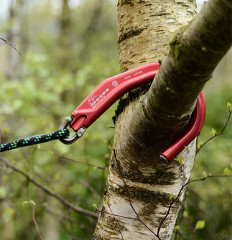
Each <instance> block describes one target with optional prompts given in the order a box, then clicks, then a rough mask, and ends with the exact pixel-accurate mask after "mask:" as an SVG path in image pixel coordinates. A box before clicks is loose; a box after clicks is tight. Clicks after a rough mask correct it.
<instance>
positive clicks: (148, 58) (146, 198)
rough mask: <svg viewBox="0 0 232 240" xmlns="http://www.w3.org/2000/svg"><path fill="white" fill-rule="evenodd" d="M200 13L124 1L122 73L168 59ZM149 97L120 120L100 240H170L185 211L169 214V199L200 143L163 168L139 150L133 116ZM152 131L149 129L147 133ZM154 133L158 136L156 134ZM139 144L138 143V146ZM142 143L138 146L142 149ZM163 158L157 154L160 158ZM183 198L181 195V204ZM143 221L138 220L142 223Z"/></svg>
mask: <svg viewBox="0 0 232 240" xmlns="http://www.w3.org/2000/svg"><path fill="white" fill-rule="evenodd" d="M195 14H196V4H195V1H190V0H189V1H186V0H175V1H171V0H159V1H158V0H151V1H138V0H136V1H128V0H127V1H126V0H119V3H118V17H119V27H118V29H119V30H118V31H119V53H120V67H121V71H126V70H129V69H132V68H135V67H138V66H140V65H143V64H146V63H149V62H154V61H157V60H158V59H163V58H164V56H165V55H166V54H167V50H168V43H169V39H170V36H171V34H172V33H173V32H174V31H175V30H177V29H178V28H179V27H180V26H182V25H184V24H186V23H188V22H189V21H190V20H191V19H192V18H193V17H194V15H195ZM142 101H144V95H140V97H139V98H138V99H136V100H133V101H132V102H130V104H129V105H128V106H127V107H125V109H124V110H123V111H122V113H121V114H120V115H119V116H118V117H117V121H116V126H115V137H114V149H115V151H113V154H112V160H111V167H110V169H109V176H108V180H107V187H106V193H105V198H104V200H105V202H104V204H103V208H102V213H101V214H100V217H99V220H98V224H97V227H96V231H95V239H104V240H105V239H127V240H131V239H133V240H137V239H143V240H153V239H162V240H164V239H165V240H168V239H170V238H171V235H172V231H173V228H174V225H175V221H176V217H177V215H178V210H179V207H180V201H177V202H176V203H175V204H174V205H173V206H172V208H171V211H170V214H169V215H168V217H167V218H166V220H165V221H164V223H163V224H162V226H161V228H160V232H159V234H157V233H158V232H157V231H158V228H159V225H160V223H161V221H162V220H163V219H164V217H165V216H166V214H167V212H168V209H169V206H170V202H171V201H170V196H172V195H173V196H174V197H175V196H177V195H178V193H179V191H180V189H181V187H182V185H183V184H184V183H186V181H187V180H188V179H189V176H190V172H191V169H192V166H193V162H194V157H195V149H196V140H194V141H193V142H192V143H191V144H190V145H189V147H188V151H187V150H185V151H183V152H182V153H181V154H180V155H183V156H184V165H181V164H179V163H177V162H173V163H171V164H169V165H167V164H164V163H160V162H158V160H157V156H154V157H151V156H150V155H149V153H148V154H147V155H146V149H147V151H148V152H149V148H150V147H151V146H146V145H145V144H144V149H145V150H144V152H139V151H138V150H137V149H136V148H134V144H133V143H134V142H136V141H137V140H136V139H134V136H133V134H132V133H131V129H132V128H133V127H131V126H130V125H133V118H134V115H133V112H134V111H135V109H137V108H138V103H139V102H142ZM148 131H149V130H148ZM151 134H153V133H152V132H151ZM135 145H136V144H135ZM141 145H142V144H141V143H139V146H140V147H141ZM158 154H159V153H157V155H158ZM120 169H121V170H120ZM182 198H183V193H182V194H181V198H180V200H181V199H182ZM138 218H139V220H138Z"/></svg>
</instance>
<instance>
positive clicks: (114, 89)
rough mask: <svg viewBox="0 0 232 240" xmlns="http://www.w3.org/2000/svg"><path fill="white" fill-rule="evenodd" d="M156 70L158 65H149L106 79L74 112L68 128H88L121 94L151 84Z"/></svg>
mask: <svg viewBox="0 0 232 240" xmlns="http://www.w3.org/2000/svg"><path fill="white" fill-rule="evenodd" d="M158 69H159V63H150V64H146V65H144V66H142V67H138V68H135V69H132V70H130V71H127V72H124V73H122V74H119V75H116V76H114V77H111V78H108V79H106V80H105V81H103V82H102V83H100V84H99V85H98V86H97V87H96V88H95V89H94V90H93V92H91V93H90V94H89V96H88V97H87V98H86V99H85V100H84V101H83V102H82V103H81V104H80V105H79V106H78V107H77V108H76V109H75V110H74V112H73V113H72V116H73V118H74V119H73V121H72V123H71V124H70V126H71V127H72V128H73V129H74V130H75V131H77V130H78V129H79V128H80V127H82V126H84V127H86V128H87V127H89V126H90V125H91V124H92V123H93V122H94V121H95V120H96V119H98V118H99V117H100V116H101V115H102V114H103V113H104V112H105V111H106V110H107V109H108V108H109V107H110V106H111V105H112V104H113V103H115V102H116V101H117V100H118V99H119V98H120V97H121V96H122V95H123V94H125V93H127V92H129V91H130V90H132V89H134V88H136V87H139V86H142V85H144V84H146V83H149V82H152V80H153V79H154V77H155V75H156V73H157V72H158Z"/></svg>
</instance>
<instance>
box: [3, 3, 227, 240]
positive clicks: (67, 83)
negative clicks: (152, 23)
mask: <svg viewBox="0 0 232 240" xmlns="http://www.w3.org/2000/svg"><path fill="white" fill-rule="evenodd" d="M116 5H117V2H116V1H115V0H79V1H77V0H51V1H47V0H40V1H29V0H17V1H16V0H11V1H10V0H5V1H4V0H0V8H1V10H0V20H1V24H0V37H1V38H3V39H6V40H7V41H8V42H10V43H13V44H15V45H16V48H17V50H18V51H19V52H20V53H21V56H20V55H19V54H18V53H17V51H15V50H14V49H13V48H12V47H10V46H9V45H7V44H6V43H5V42H4V41H0V123H1V125H0V141H1V143H5V142H9V141H13V140H15V139H17V138H23V137H27V136H31V135H36V134H40V133H46V132H51V131H54V130H57V129H58V127H59V126H60V124H61V123H62V122H63V121H64V120H65V117H67V116H70V114H71V113H72V111H73V110H74V109H75V108H76V107H77V106H78V105H79V104H80V103H81V101H82V100H83V99H84V98H85V97H86V96H87V95H88V94H89V93H90V92H91V91H92V90H93V89H94V88H95V87H96V86H97V84H98V83H100V82H101V81H103V80H104V79H106V78H108V77H111V76H113V75H116V74H118V73H119V64H118V52H117V51H118V50H117V6H116ZM231 61H232V52H231V51H230V52H229V53H228V54H227V56H226V57H225V58H224V59H223V60H222V62H221V63H220V64H219V66H218V68H217V70H216V71H215V73H214V75H213V80H211V81H210V82H209V83H208V84H207V86H206V88H205V90H204V93H205V96H206V105H207V115H206V121H205V125H204V127H203V130H202V133H201V135H200V138H199V141H205V140H206V139H207V138H209V137H210V136H211V135H210V133H211V129H212V128H214V129H216V131H220V130H221V129H222V128H223V126H224V124H225V122H226V119H227V116H228V109H227V107H226V104H227V102H232V94H231V93H232V78H231V74H232V64H231ZM114 109H115V105H114V106H112V107H111V108H110V109H109V110H108V111H107V112H106V113H105V114H104V115H102V116H101V117H100V119H99V120H98V121H96V122H95V123H94V124H93V125H92V126H91V127H89V129H88V130H87V132H86V133H85V135H84V137H83V138H81V139H80V140H78V142H76V143H75V144H72V145H68V146H67V145H64V144H62V143H60V142H59V141H53V142H51V143H46V144H43V145H40V146H35V147H27V148H23V149H18V150H14V151H11V152H5V153H2V154H1V155H0V156H1V157H2V158H4V159H5V160H7V161H8V162H10V163H11V164H12V165H13V166H14V167H16V168H17V169H20V170H21V171H23V172H24V173H25V174H27V175H28V176H30V177H31V178H33V179H34V180H36V181H37V182H39V183H41V184H42V185H43V186H46V187H47V188H48V189H50V190H51V191H52V192H54V193H58V194H60V195H62V196H63V197H64V198H65V199H66V200H67V201H69V202H71V203H72V204H73V205H76V206H80V207H82V208H85V209H88V210H90V211H94V209H93V207H92V205H93V204H96V205H97V206H99V207H100V206H101V196H102V195H103V192H104V186H105V180H106V176H107V167H108V164H109V161H110V150H111V149H110V146H109V143H108V141H111V142H112V140H113V133H114V130H113V128H112V127H110V126H112V125H113V122H112V116H113V115H114ZM231 146H232V124H231V121H230V123H229V126H228V127H227V129H226V131H225V134H223V135H222V136H220V137H218V138H215V139H214V140H213V141H212V142H210V143H209V144H208V145H206V146H205V147H204V148H203V149H202V150H201V152H200V153H199V154H198V156H197V158H196V162H195V166H194V169H193V172H192V175H191V178H192V179H195V178H199V177H202V176H204V175H205V173H206V174H207V175H208V174H209V173H211V174H223V172H224V171H225V169H226V168H227V171H231V168H232V147H231ZM29 200H33V202H34V203H35V204H36V205H35V206H34V205H33V202H31V204H29V205H28V204H25V203H27V201H29ZM231 206H232V189H231V179H229V178H216V179H209V180H207V181H204V182H197V183H192V184H190V185H189V186H188V189H187V194H186V200H185V202H184V205H183V208H182V210H181V212H180V217H179V219H182V220H181V223H180V231H181V232H182V233H183V235H184V236H185V239H194V238H195V239H202V240H205V239H211V240H223V239H224V240H229V239H232V213H231ZM33 209H34V210H35V220H36V223H35V222H34V221H33ZM198 220H204V222H205V226H204V227H203V228H202V229H200V230H198V231H197V232H195V233H194V234H193V231H194V230H193V228H192V226H193V227H194V226H195V224H196V222H197V221H198ZM178 221H179V220H178ZM95 223H96V220H95V219H94V218H92V217H90V216H86V215H83V214H80V213H77V212H75V211H73V210H70V209H69V208H68V207H67V206H65V205H63V204H62V203H60V202H59V201H57V200H56V199H55V198H54V197H52V196H50V195H48V194H47V193H45V192H44V191H43V190H42V189H41V188H39V187H38V186H35V185H34V184H33V183H32V182H30V181H29V180H28V178H27V177H26V175H24V176H23V175H22V174H19V173H18V172H16V170H15V169H13V167H6V166H5V164H3V163H2V162H1V169H0V239H2V240H15V239H17V240H21V239H30V240H34V239H40V237H39V234H38V232H37V230H36V224H38V228H39V231H40V234H41V236H42V239H45V240H56V239H57V240H58V239H59V240H66V239H82V240H87V239H92V235H93V231H94V227H95ZM194 235H195V237H194ZM173 239H174V237H173Z"/></svg>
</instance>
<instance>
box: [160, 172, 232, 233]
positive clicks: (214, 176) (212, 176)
mask: <svg viewBox="0 0 232 240" xmlns="http://www.w3.org/2000/svg"><path fill="white" fill-rule="evenodd" d="M218 177H232V174H231V175H226V174H221V175H209V176H206V177H203V178H198V179H193V180H189V181H188V182H186V183H185V184H184V185H182V187H181V188H180V191H179V193H178V194H177V197H176V198H173V199H172V201H171V203H170V205H169V208H168V211H167V213H166V215H165V216H164V218H163V219H162V221H161V222H160V224H159V227H158V229H157V235H158V236H159V233H160V229H161V227H162V225H163V223H164V222H165V220H166V219H167V217H168V215H169V213H170V211H171V207H172V205H173V204H174V203H175V202H176V201H177V200H178V199H179V197H180V195H181V193H182V191H183V190H184V188H185V187H186V186H187V185H188V184H189V183H193V182H199V181H205V180H206V179H208V178H218Z"/></svg>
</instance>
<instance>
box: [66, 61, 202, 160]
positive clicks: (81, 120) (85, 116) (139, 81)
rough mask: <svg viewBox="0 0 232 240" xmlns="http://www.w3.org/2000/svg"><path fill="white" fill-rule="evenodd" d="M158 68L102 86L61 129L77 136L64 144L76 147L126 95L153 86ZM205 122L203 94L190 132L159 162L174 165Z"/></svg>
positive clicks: (143, 68) (154, 65) (135, 72)
mask: <svg viewBox="0 0 232 240" xmlns="http://www.w3.org/2000/svg"><path fill="white" fill-rule="evenodd" d="M159 66H160V64H159V63H150V64H146V65H144V66H141V67H138V68H135V69H132V70H130V71H127V72H124V73H122V74H119V75H116V76H114V77H111V78H109V79H106V80H105V81H103V82H102V83H100V84H99V85H98V86H97V87H96V88H95V89H94V90H93V92H91V94H89V95H88V97H87V98H86V99H85V100H84V101H83V102H82V103H81V104H80V105H79V106H78V107H77V108H76V109H75V110H74V112H73V113H72V117H71V118H70V117H69V118H68V119H66V121H65V123H64V124H62V126H61V128H65V127H67V126H68V125H70V126H71V127H72V128H73V130H74V131H76V132H77V133H76V135H74V136H73V137H72V138H64V139H62V142H63V143H65V144H70V143H73V142H74V141H76V140H77V139H78V138H80V137H81V136H82V135H83V134H84V132H85V129H86V128H88V127H89V126H90V125H91V124H92V123H93V122H94V121H95V120H96V119H98V118H99V117H100V116H101V115H102V114H103V113H104V112H105V111H106V110H107V109H108V108H109V107H110V106H111V105H112V104H113V103H114V102H116V101H117V100H118V99H119V98H120V97H121V96H123V94H125V93H127V92H129V91H130V90H132V89H134V88H136V87H139V86H141V85H144V84H146V83H150V82H152V81H153V79H154V77H155V75H156V73H157V72H158V70H159ZM204 119H205V101H204V95H203V92H201V93H200V95H199V98H198V101H197V105H196V108H195V110H194V113H193V116H192V118H191V123H190V126H189V128H188V130H187V131H186V132H185V133H184V134H183V135H182V136H181V137H180V138H179V139H178V140H176V141H175V142H174V143H173V144H172V145H171V146H170V147H168V148H167V149H166V150H165V151H164V152H162V154H161V155H160V158H161V159H162V160H165V161H167V162H171V161H172V160H173V159H174V157H176V156H177V155H178V154H179V153H180V152H181V151H182V150H183V149H184V147H185V146H187V145H188V144H189V143H190V142H191V141H192V140H193V139H194V138H195V137H196V136H197V135H198V134H199V132H200V130H201V128H202V126H203V123H204Z"/></svg>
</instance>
